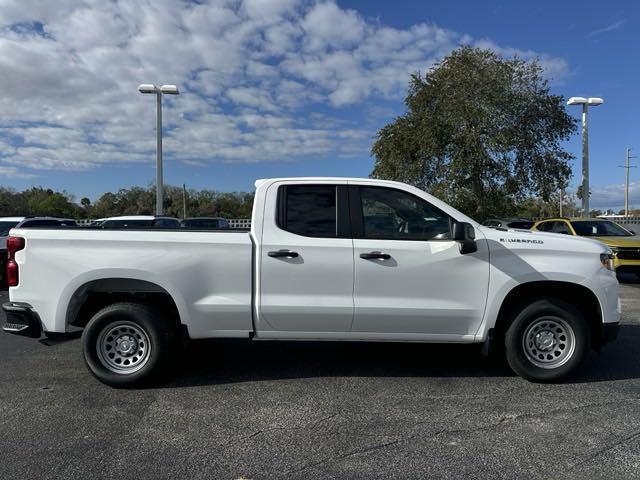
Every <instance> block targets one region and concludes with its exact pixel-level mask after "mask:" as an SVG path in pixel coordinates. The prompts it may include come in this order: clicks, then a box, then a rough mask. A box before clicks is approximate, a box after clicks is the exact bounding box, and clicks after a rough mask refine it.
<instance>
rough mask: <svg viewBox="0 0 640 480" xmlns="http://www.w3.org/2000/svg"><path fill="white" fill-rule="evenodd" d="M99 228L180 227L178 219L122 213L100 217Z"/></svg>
mask: <svg viewBox="0 0 640 480" xmlns="http://www.w3.org/2000/svg"><path fill="white" fill-rule="evenodd" d="M99 226H100V227H101V228H105V229H112V228H180V220H178V219H177V218H173V217H154V216H153V215H124V216H120V217H109V218H105V219H102V222H101V223H100V225H99Z"/></svg>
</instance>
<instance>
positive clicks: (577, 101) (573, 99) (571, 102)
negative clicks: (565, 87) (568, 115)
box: [567, 97, 589, 105]
mask: <svg viewBox="0 0 640 480" xmlns="http://www.w3.org/2000/svg"><path fill="white" fill-rule="evenodd" d="M588 101H589V100H587V99H586V98H584V97H571V98H570V99H569V101H568V102H567V105H583V104H585V103H587V102H588Z"/></svg>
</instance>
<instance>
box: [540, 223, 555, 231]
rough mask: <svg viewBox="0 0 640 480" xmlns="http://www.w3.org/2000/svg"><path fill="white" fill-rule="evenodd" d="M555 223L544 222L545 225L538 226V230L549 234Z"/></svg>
mask: <svg viewBox="0 0 640 480" xmlns="http://www.w3.org/2000/svg"><path fill="white" fill-rule="evenodd" d="M553 223H554V222H543V223H540V224H538V226H537V227H536V229H537V230H540V231H541V232H548V231H549V229H550V228H551V226H552V224H553Z"/></svg>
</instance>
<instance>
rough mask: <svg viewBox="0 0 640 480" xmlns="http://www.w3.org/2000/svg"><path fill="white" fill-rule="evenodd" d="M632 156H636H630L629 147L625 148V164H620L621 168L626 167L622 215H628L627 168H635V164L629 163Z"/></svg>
mask: <svg viewBox="0 0 640 480" xmlns="http://www.w3.org/2000/svg"><path fill="white" fill-rule="evenodd" d="M632 158H636V157H633V156H631V149H630V148H627V150H626V155H625V159H626V165H620V166H621V167H622V168H624V169H626V170H627V172H626V175H625V181H624V216H625V217H628V216H629V170H631V169H632V168H636V167H635V165H631V164H630V161H631V159H632Z"/></svg>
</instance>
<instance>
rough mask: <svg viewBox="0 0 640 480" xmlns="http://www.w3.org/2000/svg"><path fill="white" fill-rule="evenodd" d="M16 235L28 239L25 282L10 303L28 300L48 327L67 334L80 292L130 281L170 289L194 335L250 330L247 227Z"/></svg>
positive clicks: (23, 254)
mask: <svg viewBox="0 0 640 480" xmlns="http://www.w3.org/2000/svg"><path fill="white" fill-rule="evenodd" d="M12 233H13V234H16V235H19V236H22V237H24V238H25V242H26V248H25V249H24V250H21V251H19V252H17V254H16V260H17V261H18V263H19V264H20V277H21V278H25V279H27V281H25V282H20V284H19V285H18V286H17V287H12V289H11V290H12V292H11V294H12V301H14V302H20V301H25V302H27V301H28V302H29V303H30V304H31V305H32V306H33V307H34V309H35V310H36V311H37V312H38V313H39V315H40V317H41V320H42V322H43V324H45V325H47V326H49V330H50V331H56V332H64V331H65V324H66V321H65V320H66V317H67V315H68V313H69V312H68V311H67V310H68V308H67V305H69V303H70V300H71V298H72V297H73V296H74V295H77V294H78V292H80V291H82V290H81V289H83V288H88V286H91V288H94V287H98V288H105V289H107V291H117V290H118V288H119V286H121V288H122V290H123V291H126V290H127V288H129V287H130V282H131V280H129V279H136V280H135V281H136V282H146V283H148V286H146V288H149V289H151V291H155V290H154V289H158V290H159V291H165V292H167V293H169V294H170V295H171V297H172V298H173V299H174V301H175V303H176V307H177V309H178V311H179V313H180V317H181V318H182V319H183V323H185V324H186V325H187V326H188V329H189V335H190V336H191V337H192V338H203V337H211V336H226V337H244V336H248V335H249V332H250V331H251V330H252V315H251V304H252V303H251V291H252V288H251V285H252V277H251V261H252V248H253V247H252V241H251V238H250V235H249V233H247V232H241V231H231V230H219V231H202V230H186V229H185V230H182V229H167V230H160V229H148V230H142V229H123V230H120V229H118V230H111V229H100V228H84V227H77V228H74V227H72V228H69V227H60V228H28V229H16V230H13V231H12ZM106 278H108V279H110V280H109V281H106V282H105V279H106ZM92 282H93V283H92ZM95 282H100V284H99V285H96V283H95Z"/></svg>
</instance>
